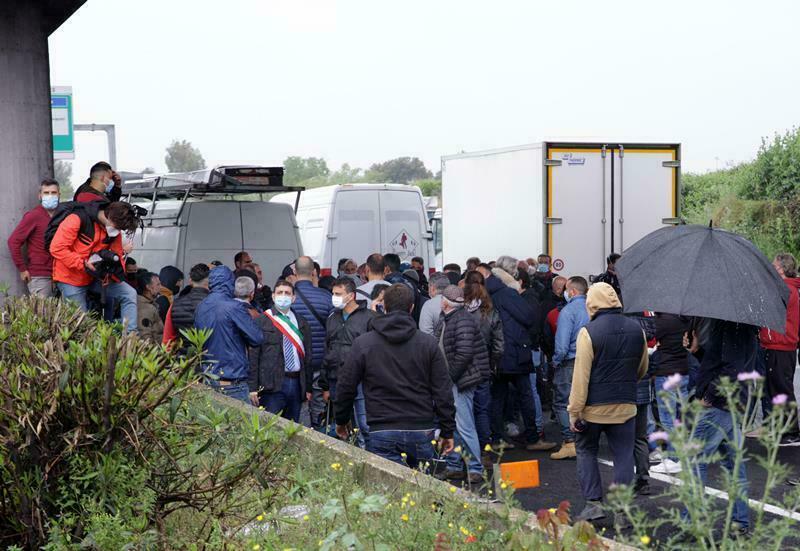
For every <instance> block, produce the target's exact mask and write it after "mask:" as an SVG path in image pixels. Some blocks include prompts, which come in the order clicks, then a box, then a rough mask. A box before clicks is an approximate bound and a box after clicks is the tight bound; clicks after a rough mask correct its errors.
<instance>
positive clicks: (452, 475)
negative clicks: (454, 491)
mask: <svg viewBox="0 0 800 551" xmlns="http://www.w3.org/2000/svg"><path fill="white" fill-rule="evenodd" d="M445 476H446V477H447V480H464V479H465V478H467V475H466V474H465V473H464V471H447V474H446V475H445Z"/></svg>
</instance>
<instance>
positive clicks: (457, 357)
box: [444, 312, 482, 381]
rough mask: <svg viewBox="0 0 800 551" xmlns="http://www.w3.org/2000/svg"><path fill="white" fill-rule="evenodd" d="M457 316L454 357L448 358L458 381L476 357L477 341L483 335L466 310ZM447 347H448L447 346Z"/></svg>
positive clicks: (453, 375) (454, 325)
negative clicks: (476, 329) (477, 329)
mask: <svg viewBox="0 0 800 551" xmlns="http://www.w3.org/2000/svg"><path fill="white" fill-rule="evenodd" d="M460 314H461V315H459V316H458V317H457V318H455V319H454V320H453V329H452V333H451V335H452V338H453V340H454V342H453V357H452V358H448V363H449V364H450V375H451V376H452V379H453V381H458V380H459V379H461V377H462V376H463V375H464V372H465V371H466V370H467V368H468V367H469V365H470V364H471V363H472V361H473V359H474V357H475V341H476V340H478V339H480V340H482V337H481V335H480V333H479V332H476V331H475V324H474V323H473V320H472V317H470V316H469V315H468V314H467V313H466V312H460ZM444 340H445V343H446V342H447V335H445V339H444ZM445 349H447V347H445Z"/></svg>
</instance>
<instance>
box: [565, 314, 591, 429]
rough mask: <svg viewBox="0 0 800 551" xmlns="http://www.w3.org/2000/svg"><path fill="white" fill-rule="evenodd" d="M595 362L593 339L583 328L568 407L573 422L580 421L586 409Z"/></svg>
mask: <svg viewBox="0 0 800 551" xmlns="http://www.w3.org/2000/svg"><path fill="white" fill-rule="evenodd" d="M593 361H594V349H593V348H592V338H591V337H590V336H589V332H588V331H587V330H586V328H583V329H581V330H580V332H579V333H578V340H577V344H576V349H575V370H574V371H573V372H572V389H571V390H570V393H569V405H568V406H567V411H568V412H569V419H570V421H571V422H574V421H575V420H577V419H579V418H580V417H581V413H582V412H583V408H584V407H586V398H587V396H588V395H589V377H590V376H591V374H592V362H593Z"/></svg>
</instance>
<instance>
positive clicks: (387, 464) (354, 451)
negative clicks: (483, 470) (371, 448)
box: [203, 389, 635, 551]
mask: <svg viewBox="0 0 800 551" xmlns="http://www.w3.org/2000/svg"><path fill="white" fill-rule="evenodd" d="M203 392H204V393H205V394H207V395H208V397H209V399H210V400H211V403H212V404H213V405H214V406H215V407H226V408H233V409H237V410H240V411H242V412H244V413H246V414H247V415H252V414H253V412H254V411H258V413H259V415H260V416H261V417H264V418H268V417H269V418H271V419H275V418H276V416H274V415H272V414H271V413H268V412H266V411H263V410H255V409H254V408H253V407H252V406H251V405H249V404H245V403H243V402H240V401H238V400H234V399H232V398H228V397H227V396H223V395H222V394H220V393H218V392H214V391H212V390H207V389H203ZM277 425H278V426H279V427H281V428H285V427H288V426H289V425H295V423H293V422H292V421H288V420H286V419H283V418H282V417H277ZM303 429H305V427H303ZM289 442H290V447H293V448H294V449H296V450H297V451H299V452H301V453H308V452H309V450H313V453H314V456H315V457H318V458H319V457H323V458H324V460H325V461H326V462H328V461H329V462H341V461H342V460H344V461H352V462H353V463H356V464H357V465H361V469H362V471H361V473H360V474H359V476H360V480H361V482H362V483H363V484H365V485H368V486H369V485H372V486H374V487H376V488H381V489H383V490H385V491H392V490H393V489H394V488H397V487H400V486H403V485H411V486H417V487H419V488H420V489H421V490H423V491H431V492H436V493H441V494H449V493H450V492H451V490H450V488H451V487H452V486H451V485H450V484H448V483H446V482H442V481H440V480H437V479H435V478H433V477H432V476H428V475H426V474H423V473H421V472H419V471H415V470H413V469H410V468H408V467H406V466H404V465H400V464H398V463H394V462H393V461H389V460H388V459H384V458H382V457H379V456H377V455H375V454H372V453H369V452H367V451H364V450H362V449H361V448H358V447H356V446H352V445H350V444H348V443H347V442H343V441H342V440H337V439H336V438H331V437H330V436H327V435H325V434H323V433H321V432H318V431H315V430H308V431H306V430H300V431H299V432H298V433H297V435H296V436H294V438H292V439H291V440H290V441H289ZM453 495H455V496H460V497H461V498H462V499H466V500H470V501H474V502H480V503H481V504H482V505H485V506H486V507H488V508H489V510H492V511H494V512H495V513H497V514H498V515H500V514H502V515H503V516H505V514H506V511H507V508H506V507H505V506H504V505H503V504H501V503H493V502H489V501H487V500H486V499H485V498H482V497H480V496H478V495H477V494H474V493H472V492H469V491H467V490H463V489H461V488H458V489H457V490H456V493H455V494H453ZM556 497H557V496H556ZM510 514H511V517H512V519H514V520H517V519H520V518H522V519H524V526H525V527H526V528H527V529H529V530H540V528H539V523H538V521H537V520H536V514H535V513H531V512H529V511H523V510H522V509H517V508H512V509H511V511H510ZM602 539H603V543H604V544H605V545H606V546H607V548H608V549H611V550H614V551H628V550H633V549H635V548H634V547H630V546H627V545H623V544H620V543H617V542H615V541H614V540H611V539H608V538H602Z"/></svg>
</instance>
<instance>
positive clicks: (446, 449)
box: [437, 438, 455, 455]
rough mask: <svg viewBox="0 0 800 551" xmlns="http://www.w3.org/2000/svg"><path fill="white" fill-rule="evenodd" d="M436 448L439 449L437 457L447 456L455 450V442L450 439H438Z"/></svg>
mask: <svg viewBox="0 0 800 551" xmlns="http://www.w3.org/2000/svg"><path fill="white" fill-rule="evenodd" d="M437 447H438V448H439V455H447V454H448V453H450V452H451V451H453V448H455V442H454V441H453V439H452V438H439V443H438V444H437Z"/></svg>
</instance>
